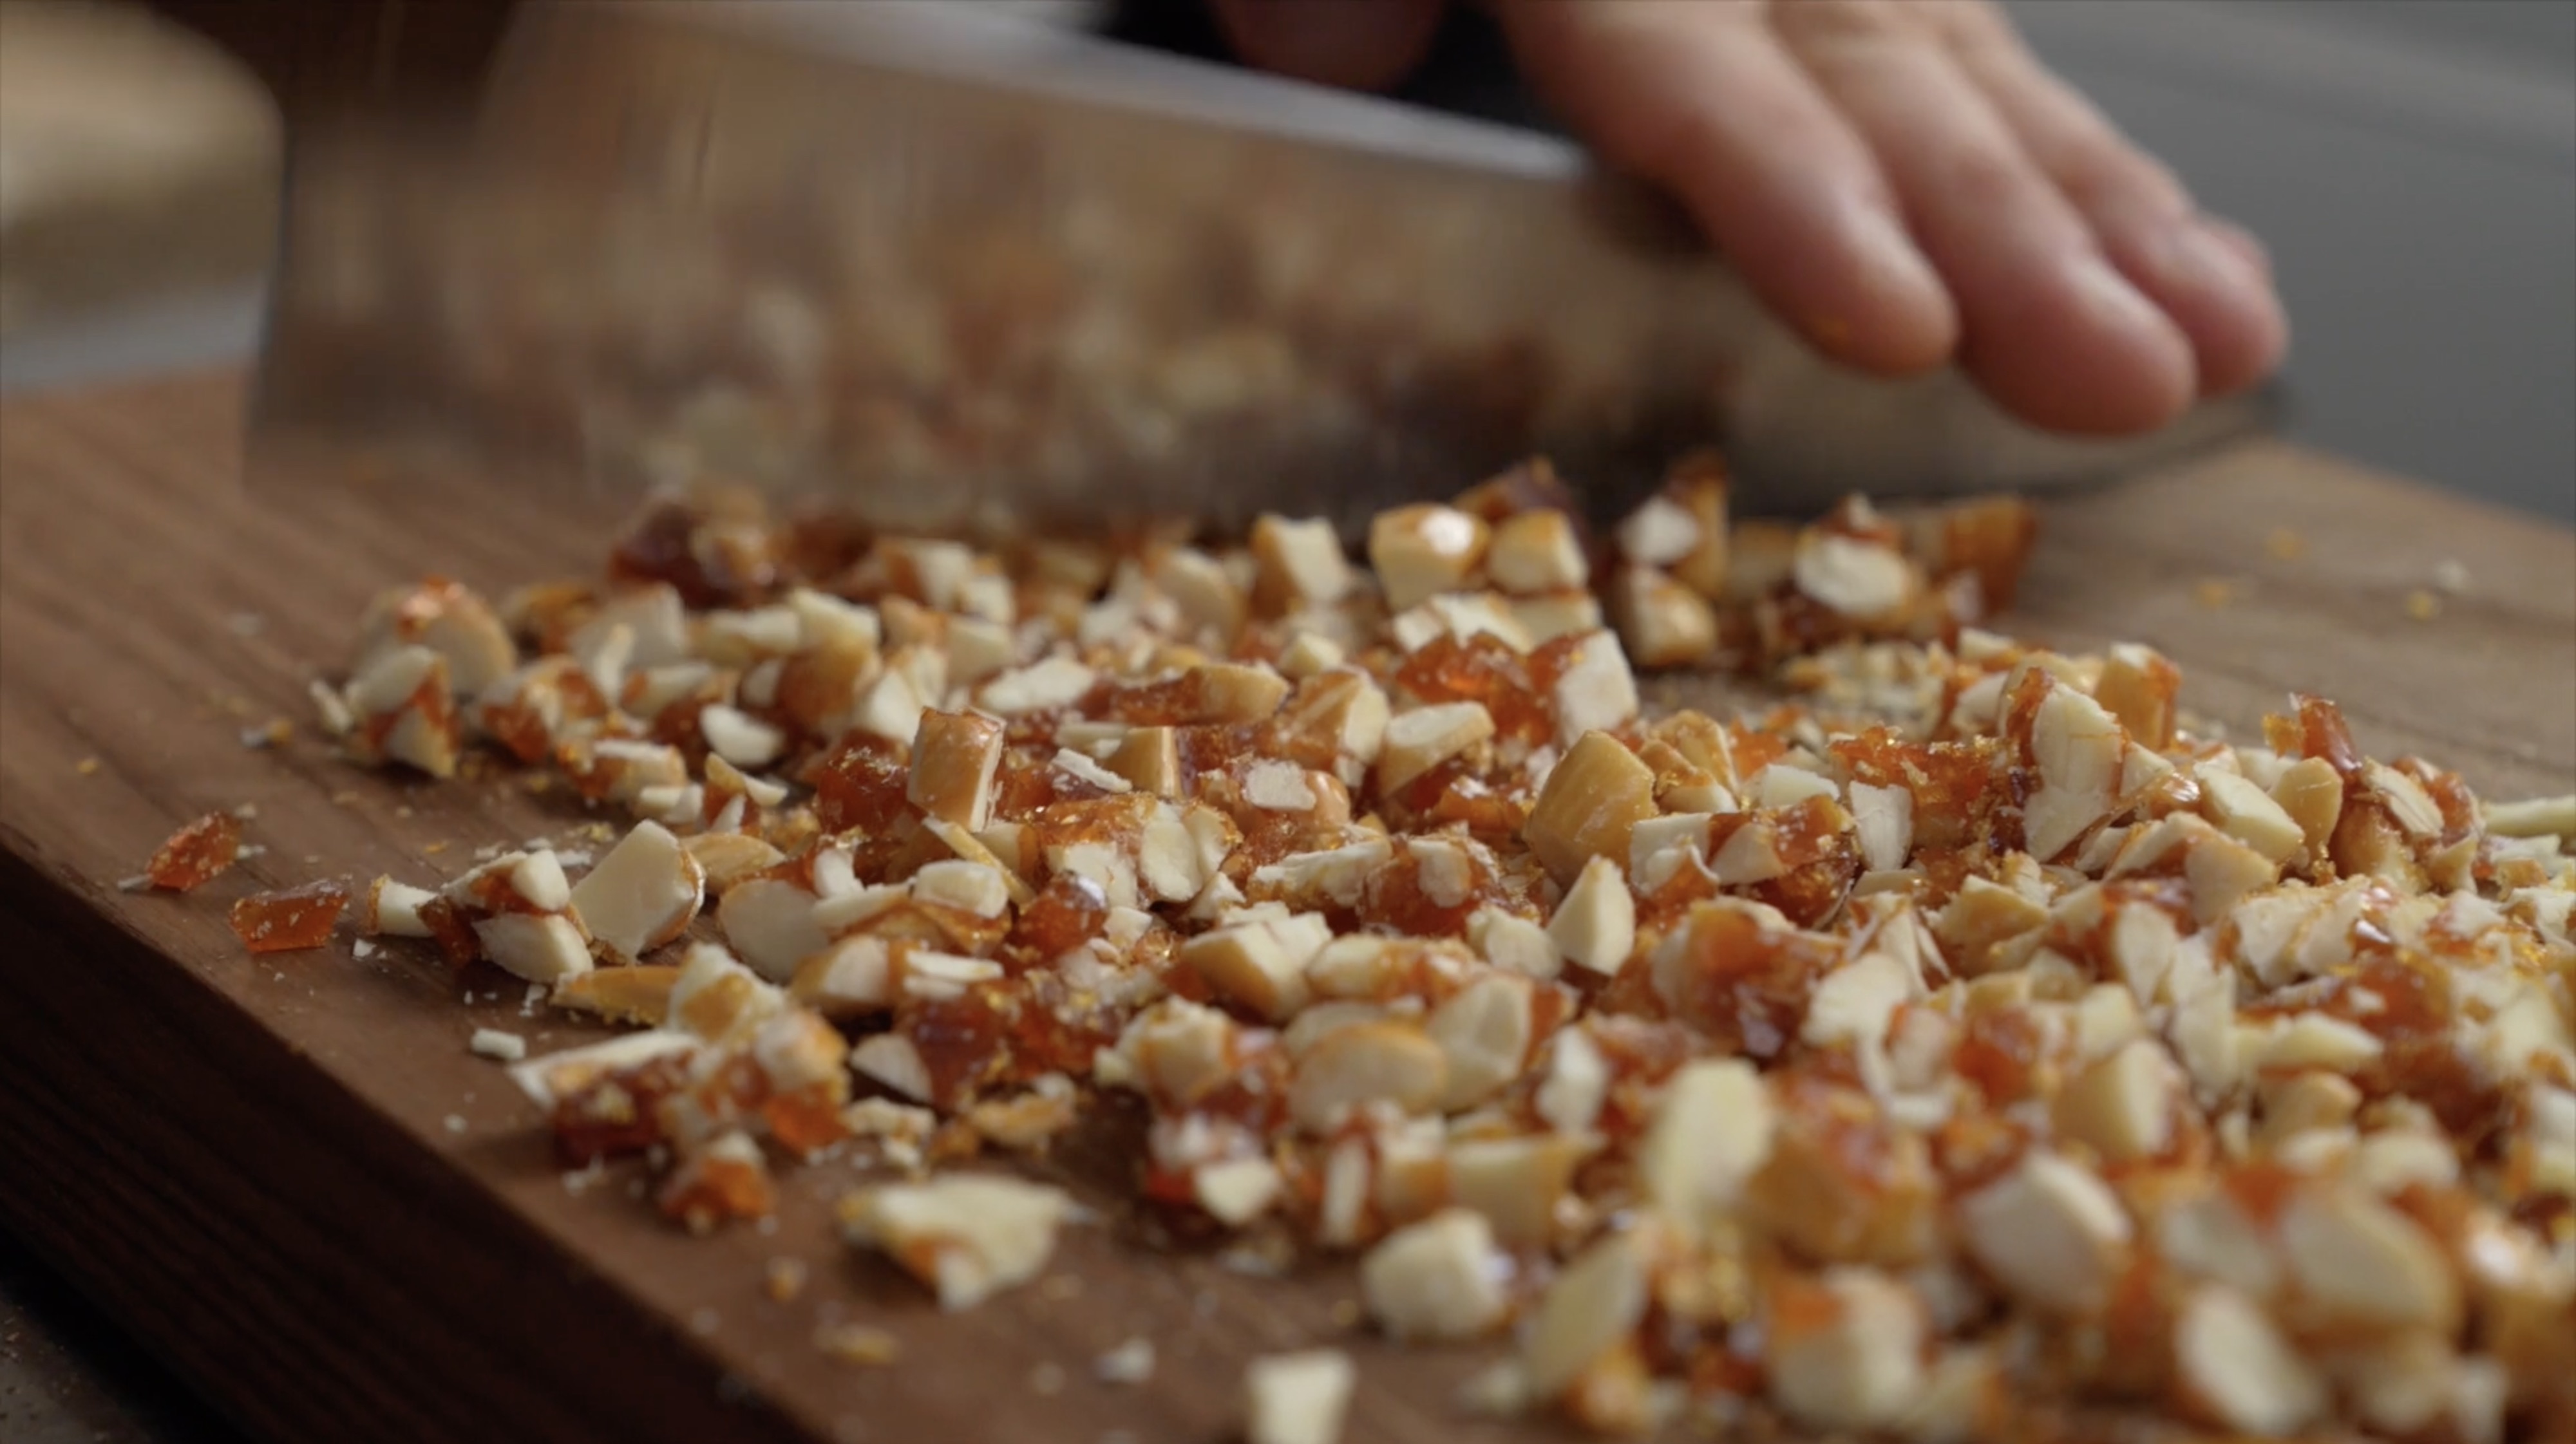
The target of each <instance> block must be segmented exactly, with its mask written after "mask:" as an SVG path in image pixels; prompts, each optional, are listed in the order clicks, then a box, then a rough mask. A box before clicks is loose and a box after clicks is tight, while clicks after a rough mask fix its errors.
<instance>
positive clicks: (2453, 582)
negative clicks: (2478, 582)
mask: <svg viewBox="0 0 2576 1444" xmlns="http://www.w3.org/2000/svg"><path fill="white" fill-rule="evenodd" d="M2433 587H2434V590H2436V591H2440V592H2445V593H2448V594H2449V595H2451V596H2455V597H2456V596H2459V595H2461V594H2463V593H2465V592H2467V591H2468V589H2469V568H2468V564H2467V563H2465V562H2462V561H2461V560H2460V559H2459V558H2457V557H2444V558H2442V559H2441V560H2440V561H2438V562H2435V563H2434V564H2433Z"/></svg>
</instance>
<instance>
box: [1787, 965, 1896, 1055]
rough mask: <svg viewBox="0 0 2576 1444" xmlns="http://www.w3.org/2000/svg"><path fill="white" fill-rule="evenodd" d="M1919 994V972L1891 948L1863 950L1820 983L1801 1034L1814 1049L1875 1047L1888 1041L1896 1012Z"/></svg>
mask: <svg viewBox="0 0 2576 1444" xmlns="http://www.w3.org/2000/svg"><path fill="white" fill-rule="evenodd" d="M1914 992H1915V987H1914V974H1913V972H1912V970H1910V969H1908V968H1907V967H1906V966H1905V964H1904V962H1903V961H1902V960H1900V959H1898V958H1897V957H1895V956H1894V955H1893V954H1890V953H1886V952H1879V951H1872V952H1868V953H1864V954H1862V955H1861V956H1860V957H1857V958H1854V959H1853V960H1852V961H1850V962H1848V963H1845V964H1844V965H1843V966H1841V967H1839V968H1836V969H1834V970H1833V971H1832V972H1830V973H1827V974H1825V976H1824V977H1823V979H1822V980H1820V981H1819V982H1818V983H1817V984H1816V991H1815V992H1814V994H1813V995H1811V996H1810V997H1809V998H1808V1000H1807V1018H1806V1021H1805V1022H1804V1023H1803V1024H1801V1025H1800V1027H1799V1030H1798V1037H1799V1039H1800V1040H1801V1041H1802V1042H1804V1043H1806V1044H1807V1045H1808V1046H1809V1047H1814V1048H1830V1047H1833V1046H1835V1045H1837V1044H1842V1043H1849V1044H1852V1045H1854V1046H1855V1047H1858V1048H1861V1049H1864V1050H1866V1049H1871V1048H1876V1047H1878V1046H1879V1045H1881V1044H1882V1043H1884V1042H1885V1041H1886V1038H1887V1027H1888V1024H1889V1022H1890V1021H1891V1020H1893V1019H1894V1018H1895V1016H1896V1010H1897V1009H1898V1008H1899V1007H1901V1006H1903V1005H1904V1004H1905V1003H1906V1002H1907V1001H1908V1000H1909V999H1911V998H1912V997H1913V996H1914Z"/></svg>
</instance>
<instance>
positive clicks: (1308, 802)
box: [1243, 758, 1316, 812]
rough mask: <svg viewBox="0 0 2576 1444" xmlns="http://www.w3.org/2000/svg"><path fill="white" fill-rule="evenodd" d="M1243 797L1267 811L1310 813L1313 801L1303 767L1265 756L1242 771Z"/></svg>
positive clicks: (1314, 800) (1311, 785) (1310, 784)
mask: <svg viewBox="0 0 2576 1444" xmlns="http://www.w3.org/2000/svg"><path fill="white" fill-rule="evenodd" d="M1243 800H1244V801H1246V802H1249V803H1251V804H1252V805H1253V806H1255V807H1258V808H1261V809H1263V810H1265V811H1269V812H1312V811H1314V810H1315V804H1316V797H1315V788H1314V785H1313V784H1312V783H1310V782H1309V781H1307V777H1306V769H1305V768H1303V767H1300V766H1298V765H1297V764H1296V763H1294V762H1286V761H1281V760H1279V759H1277V758H1264V759H1263V760H1261V761H1259V762H1255V763H1253V764H1252V766H1251V767H1250V768H1248V769H1246V770H1245V772H1244V775H1243Z"/></svg>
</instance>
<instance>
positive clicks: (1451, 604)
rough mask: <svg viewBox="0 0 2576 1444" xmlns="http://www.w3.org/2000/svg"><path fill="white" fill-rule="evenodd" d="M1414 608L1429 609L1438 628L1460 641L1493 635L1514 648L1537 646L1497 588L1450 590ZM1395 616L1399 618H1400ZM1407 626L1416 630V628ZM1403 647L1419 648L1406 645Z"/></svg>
mask: <svg viewBox="0 0 2576 1444" xmlns="http://www.w3.org/2000/svg"><path fill="white" fill-rule="evenodd" d="M1416 610H1418V611H1423V612H1427V613H1429V614H1430V615H1431V616H1432V617H1433V618H1435V619H1437V621H1438V622H1439V624H1440V625H1439V630H1440V631H1442V632H1446V633H1448V634H1449V635H1450V636H1452V637H1454V638H1456V639H1458V640H1459V641H1461V642H1464V641H1466V640H1468V639H1469V638H1472V637H1476V636H1480V635H1481V636H1488V637H1493V638H1496V639H1498V640H1499V641H1501V642H1502V644H1503V645H1504V646H1507V647H1509V648H1511V649H1512V650H1513V651H1515V652H1529V651H1532V650H1534V649H1536V648H1537V646H1538V640H1537V639H1536V638H1534V637H1532V636H1531V635H1530V634H1529V629H1528V628H1526V627H1523V626H1522V625H1521V619H1520V617H1519V615H1518V614H1517V613H1516V612H1514V611H1513V610H1512V604H1511V599H1510V598H1509V597H1506V596H1503V595H1502V594H1500V593H1498V592H1451V593H1448V594H1445V595H1442V596H1437V597H1433V598H1431V599H1430V600H1429V601H1426V602H1424V603H1423V604H1422V605H1421V606H1420V607H1419V608H1417V609H1416ZM1405 615H1406V616H1410V615H1412V613H1410V612H1408V613H1406V614H1405ZM1397 620H1398V621H1399V622H1401V621H1402V620H1403V618H1401V617H1399V618H1398V619H1397ZM1407 630H1408V631H1411V632H1415V634H1416V635H1418V634H1419V633H1418V630H1417V629H1414V628H1407ZM1425 645H1428V642H1427V639H1426V642H1425ZM1405 650H1407V651H1417V650H1419V648H1418V647H1415V646H1412V645H1407V646H1406V648H1405Z"/></svg>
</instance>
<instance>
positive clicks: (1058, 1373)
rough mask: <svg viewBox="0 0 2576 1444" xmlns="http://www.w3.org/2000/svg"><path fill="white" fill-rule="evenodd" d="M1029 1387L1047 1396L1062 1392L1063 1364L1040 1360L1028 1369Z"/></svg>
mask: <svg viewBox="0 0 2576 1444" xmlns="http://www.w3.org/2000/svg"><path fill="white" fill-rule="evenodd" d="M1029 1387H1030V1388H1031V1389H1033V1390H1035V1391H1037V1392H1038V1393H1040V1394H1043V1395H1046V1396H1047V1397H1049V1398H1052V1397H1054V1396H1055V1395H1058V1394H1061V1393H1063V1392H1064V1365H1062V1364H1059V1363H1057V1362H1055V1361H1054V1360H1052V1359H1047V1360H1041V1361H1040V1362H1039V1363H1037V1364H1036V1365H1034V1366H1032V1367H1031V1368H1030V1370H1029Z"/></svg>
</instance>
